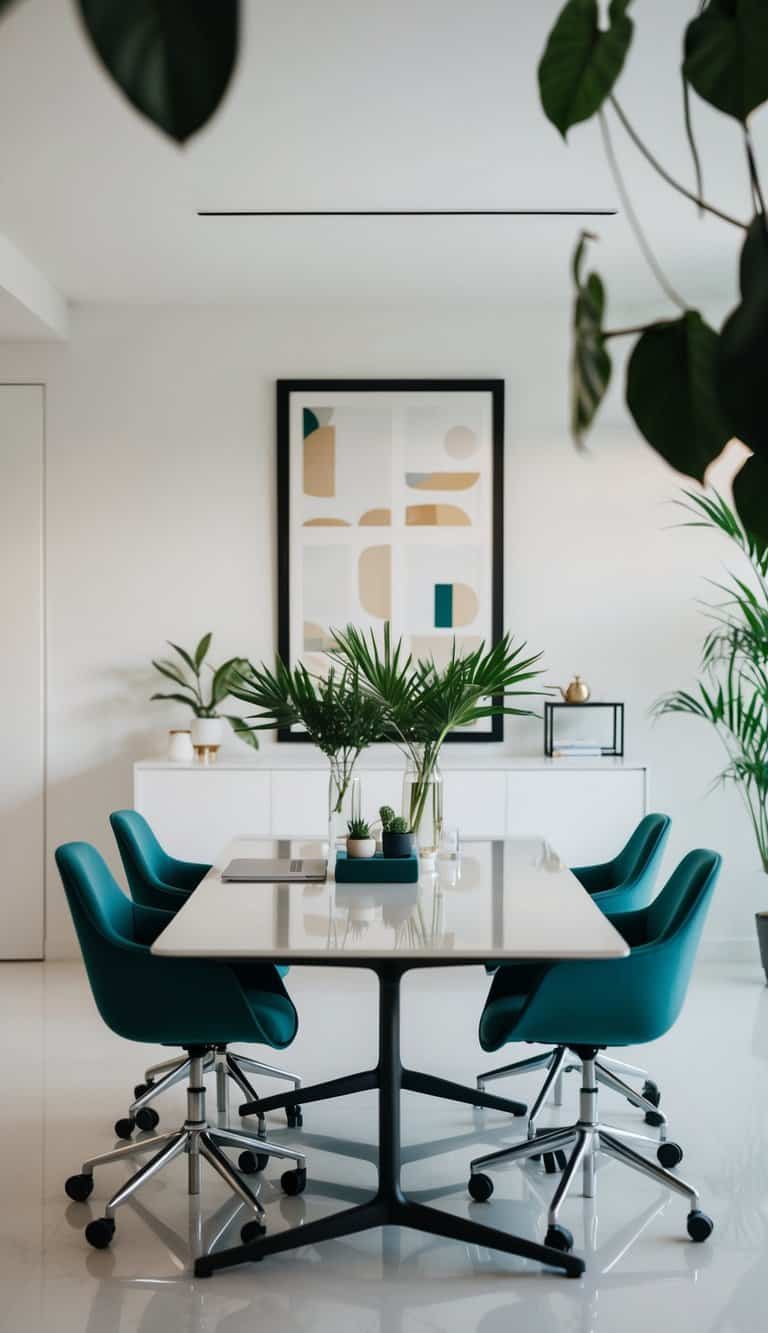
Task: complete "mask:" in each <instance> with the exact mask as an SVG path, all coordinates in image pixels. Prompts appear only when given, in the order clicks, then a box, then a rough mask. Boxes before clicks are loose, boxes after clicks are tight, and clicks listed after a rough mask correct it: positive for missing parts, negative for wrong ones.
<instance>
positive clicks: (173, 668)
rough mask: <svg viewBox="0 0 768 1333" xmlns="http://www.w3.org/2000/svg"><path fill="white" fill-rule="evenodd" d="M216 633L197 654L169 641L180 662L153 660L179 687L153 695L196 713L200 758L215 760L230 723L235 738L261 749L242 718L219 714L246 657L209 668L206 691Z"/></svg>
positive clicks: (194, 736)
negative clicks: (225, 728) (211, 648)
mask: <svg viewBox="0 0 768 1333" xmlns="http://www.w3.org/2000/svg"><path fill="white" fill-rule="evenodd" d="M212 638H213V635H212V634H204V635H203V637H202V639H201V640H200V642H199V643H198V645H197V647H196V648H195V649H194V651H193V652H191V653H189V652H187V650H186V648H181V647H180V646H179V644H177V643H171V642H170V641H169V643H168V646H169V648H172V649H173V651H174V652H175V653H176V655H177V656H178V658H179V659H180V663H179V662H175V661H173V660H172V659H171V658H153V660H152V665H153V667H154V668H155V670H156V671H159V672H160V674H161V676H165V677H166V678H167V679H168V680H172V681H173V683H174V685H176V686H177V687H178V688H177V690H176V691H174V692H172V693H169V694H153V695H152V696H151V698H152V699H153V700H154V699H172V700H174V701H175V702H176V703H181V704H185V705H186V707H187V708H191V709H192V712H193V714H194V719H195V720H194V722H193V723H192V744H193V745H194V747H195V749H196V751H197V754H198V756H199V757H200V758H203V757H204V758H206V759H207V758H215V756H216V751H217V750H218V748H219V746H220V745H221V739H222V735H223V731H224V723H225V722H228V723H229V725H230V726H231V728H232V730H233V731H234V733H235V735H236V736H238V737H239V738H240V740H242V741H245V743H246V745H251V746H253V748H254V749H258V745H259V742H258V738H257V737H256V736H254V735H253V732H252V731H251V730H250V728H248V727H247V726H246V725H245V724H244V722H243V719H242V718H241V717H234V716H231V715H230V714H228V713H219V711H218V710H219V707H220V705H221V704H223V703H224V700H225V699H227V698H229V696H230V695H231V694H232V688H231V687H232V682H233V678H234V676H235V674H236V673H237V672H238V671H239V670H240V668H241V667H242V666H243V665H244V663H245V658H242V657H231V658H230V659H229V661H227V662H223V663H222V665H221V666H220V667H216V668H214V667H211V666H209V667H208V670H209V671H210V673H211V676H210V687H209V689H208V690H206V688H205V683H204V681H203V668H204V666H205V665H206V661H205V659H206V657H207V656H208V651H209V649H210V646H211V640H212Z"/></svg>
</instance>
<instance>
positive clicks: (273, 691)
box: [232, 655, 382, 851]
mask: <svg viewBox="0 0 768 1333" xmlns="http://www.w3.org/2000/svg"><path fill="white" fill-rule="evenodd" d="M232 693H233V694H234V695H235V697H236V698H238V699H242V700H243V702H245V703H247V704H251V705H252V706H253V707H254V708H256V709H257V710H258V711H257V712H256V713H255V714H254V715H253V719H251V718H248V719H246V721H245V722H244V723H243V725H245V726H248V725H251V726H252V728H253V730H254V731H263V730H265V729H270V730H272V729H276V728H277V729H280V730H282V729H286V730H287V729H290V728H291V727H296V726H301V727H303V728H304V730H305V731H306V733H307V735H308V737H309V739H310V740H311V741H312V742H313V743H314V744H315V745H316V746H317V747H318V749H319V750H321V751H322V753H323V754H324V755H325V756H326V757H327V759H328V765H329V780H328V841H329V850H331V851H332V850H333V848H334V847H335V845H336V842H337V837H338V833H339V831H340V829H341V828H343V824H342V822H341V821H342V815H343V811H344V806H345V803H347V801H348V796H349V795H350V794H353V782H354V781H356V779H354V778H353V774H354V768H355V764H356V763H357V760H358V759H359V757H360V755H361V754H362V752H363V750H365V749H366V748H367V747H368V746H369V745H372V744H373V742H374V741H377V740H380V739H381V738H382V710H381V706H380V705H379V703H378V702H377V700H376V699H374V698H373V697H372V695H371V694H370V693H369V692H367V691H365V690H363V688H362V686H361V683H360V678H359V673H358V672H357V671H356V670H354V669H353V668H349V667H345V668H343V669H342V670H337V669H334V668H333V667H332V668H331V669H330V671H329V672H328V675H327V676H325V677H316V676H312V675H310V673H309V672H308V671H307V668H306V667H305V666H304V665H303V664H302V663H298V664H297V665H296V666H295V667H289V666H286V664H285V662H283V660H282V658H281V657H280V656H279V655H278V656H277V657H276V658H275V666H274V669H271V668H269V667H267V666H265V665H264V663H262V664H261V666H259V667H255V666H253V665H251V663H249V662H246V663H242V664H241V667H240V670H239V671H238V672H237V673H236V677H235V679H234V680H233V682H232ZM358 792H359V786H358ZM354 804H357V803H356V802H354ZM351 813H352V814H353V815H356V814H359V811H358V810H356V809H353V810H352V811H351Z"/></svg>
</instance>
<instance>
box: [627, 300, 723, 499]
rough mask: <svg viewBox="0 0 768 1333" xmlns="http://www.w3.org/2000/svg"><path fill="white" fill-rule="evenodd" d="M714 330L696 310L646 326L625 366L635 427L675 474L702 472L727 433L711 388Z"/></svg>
mask: <svg viewBox="0 0 768 1333" xmlns="http://www.w3.org/2000/svg"><path fill="white" fill-rule="evenodd" d="M716 352H717V334H716V333H715V331H714V329H711V328H710V327H709V325H708V324H705V322H704V320H703V319H702V318H701V315H700V314H699V313H698V311H696V310H687V311H686V313H685V314H684V315H682V316H681V317H680V319H673V320H665V321H661V322H659V323H658V324H652V325H651V326H650V327H649V328H647V329H646V330H645V332H644V333H643V334H641V336H640V337H639V338H638V340H637V342H636V343H635V346H634V349H633V351H632V355H631V357H630V358H629V364H628V366H627V406H628V407H629V410H630V412H631V413H632V416H633V417H634V420H635V424H636V426H637V427H638V430H640V432H641V433H642V434H643V435H644V436H645V438H646V440H647V441H648V443H649V444H650V445H652V447H653V448H654V449H655V450H656V451H657V453H660V454H661V456H662V458H665V459H666V460H667V462H668V463H670V464H671V465H672V467H674V468H677V470H678V472H684V473H685V474H686V475H687V476H689V477H696V478H697V479H698V480H699V481H702V480H703V479H704V473H705V471H706V469H707V467H708V466H709V464H710V463H711V462H712V460H713V459H714V458H717V456H718V454H719V453H720V452H721V451H722V449H723V447H724V446H725V445H726V444H727V442H728V440H729V439H730V438H731V436H732V434H733V429H732V427H731V425H730V423H729V422H728V421H727V420H726V419H725V417H724V415H723V411H722V409H721V407H720V401H719V399H718V396H717V392H716V389H715V357H716Z"/></svg>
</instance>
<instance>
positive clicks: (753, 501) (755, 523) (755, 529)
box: [733, 454, 768, 650]
mask: <svg viewBox="0 0 768 1333" xmlns="http://www.w3.org/2000/svg"><path fill="white" fill-rule="evenodd" d="M733 501H734V504H735V505H736V509H737V510H738V514H739V518H740V519H741V521H742V523H743V524H744V527H745V528H746V530H747V532H748V533H749V534H750V536H751V537H753V538H754V540H755V541H756V542H757V543H758V544H759V545H760V546H761V547H762V548H763V549H765V548H766V547H768V459H766V458H765V457H764V456H763V455H761V454H753V455H752V457H751V458H748V459H747V460H746V462H745V463H744V464H743V465H742V466H741V467H740V468H739V471H738V472H737V473H736V476H735V477H734V480H733ZM766 647H768V644H766V643H765V642H764V643H763V648H764V650H765V649H766Z"/></svg>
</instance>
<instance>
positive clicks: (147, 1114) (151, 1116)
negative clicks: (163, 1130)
mask: <svg viewBox="0 0 768 1333" xmlns="http://www.w3.org/2000/svg"><path fill="white" fill-rule="evenodd" d="M136 1124H137V1125H138V1127H139V1129H157V1126H158V1125H159V1124H160V1117H159V1115H158V1114H157V1111H156V1110H155V1108H154V1106H142V1107H141V1110H139V1111H137V1112H136Z"/></svg>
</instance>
